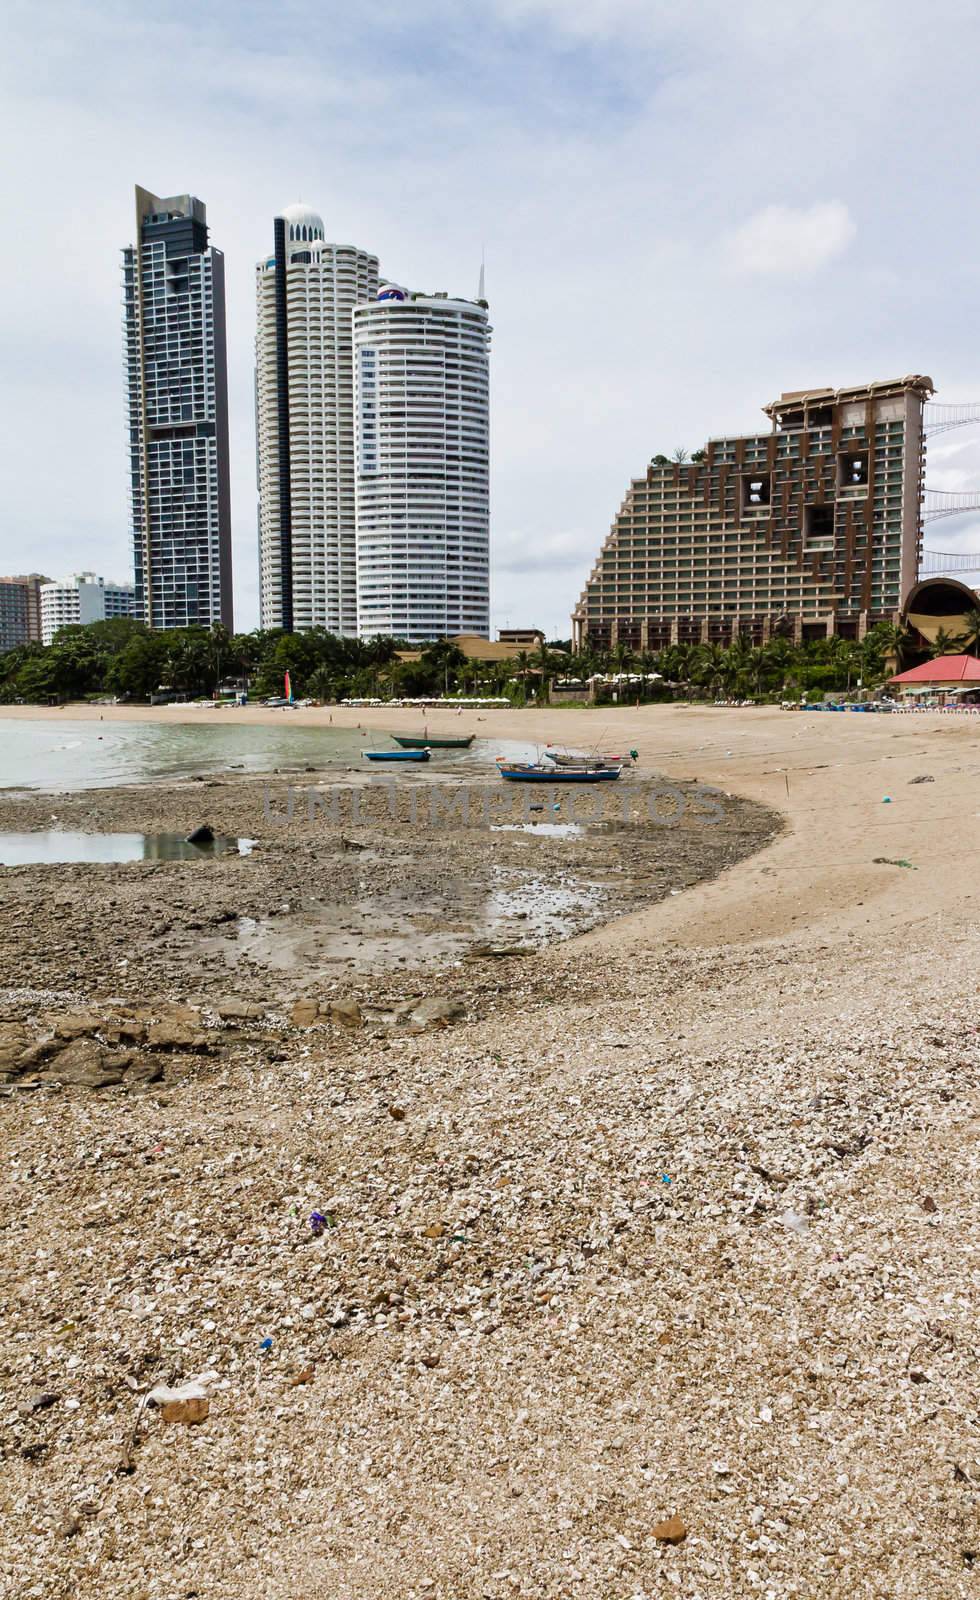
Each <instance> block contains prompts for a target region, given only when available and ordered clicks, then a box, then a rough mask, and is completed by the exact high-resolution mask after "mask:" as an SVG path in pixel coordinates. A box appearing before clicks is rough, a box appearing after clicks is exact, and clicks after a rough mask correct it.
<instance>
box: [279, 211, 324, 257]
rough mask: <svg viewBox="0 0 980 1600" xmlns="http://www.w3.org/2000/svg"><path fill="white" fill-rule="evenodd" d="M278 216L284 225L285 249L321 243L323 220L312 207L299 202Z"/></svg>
mask: <svg viewBox="0 0 980 1600" xmlns="http://www.w3.org/2000/svg"><path fill="white" fill-rule="evenodd" d="M279 215H280V216H281V217H282V219H283V221H284V222H285V224H286V246H287V249H288V248H289V246H290V245H292V246H293V247H296V246H297V245H298V246H300V247H302V246H304V245H310V244H322V243H323V238H324V231H323V218H322V217H321V216H320V214H319V212H317V211H314V210H313V208H312V206H307V205H303V204H302V202H300V203H299V204H298V205H295V206H287V207H286V208H285V210H284V211H280V213H279Z"/></svg>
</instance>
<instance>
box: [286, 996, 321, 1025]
mask: <svg viewBox="0 0 980 1600" xmlns="http://www.w3.org/2000/svg"><path fill="white" fill-rule="evenodd" d="M319 1015H320V1007H319V1005H318V1003H317V1001H316V1000H297V1002H296V1004H295V1005H294V1006H293V1009H292V1011H291V1012H290V1013H289V1020H290V1022H291V1023H292V1025H293V1027H294V1028H311V1027H312V1026H313V1024H314V1022H315V1021H316V1020H317V1017H318V1016H319Z"/></svg>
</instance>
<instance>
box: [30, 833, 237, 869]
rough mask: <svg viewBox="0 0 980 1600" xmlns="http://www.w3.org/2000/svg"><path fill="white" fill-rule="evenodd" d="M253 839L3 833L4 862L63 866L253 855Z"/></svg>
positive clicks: (163, 835) (158, 835)
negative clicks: (209, 840)
mask: <svg viewBox="0 0 980 1600" xmlns="http://www.w3.org/2000/svg"><path fill="white" fill-rule="evenodd" d="M253 843H254V841H253V840H252V839H230V838H221V837H219V838H215V840H214V842H213V843H212V844H190V843H189V842H188V840H187V839H185V838H184V837H183V835H182V834H179V833H77V832H72V831H71V830H67V829H66V830H64V831H62V830H60V829H55V828H52V829H49V830H48V831H47V832H37V833H0V865H2V866H5V867H26V866H34V865H38V864H40V865H47V866H61V865H65V864H66V863H67V862H70V861H87V862H103V861H206V860H207V859H208V858H209V857H211V858H214V857H215V856H224V855H232V854H235V853H237V854H238V855H240V856H247V855H251V852H252V845H253Z"/></svg>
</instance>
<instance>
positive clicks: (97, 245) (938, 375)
mask: <svg viewBox="0 0 980 1600" xmlns="http://www.w3.org/2000/svg"><path fill="white" fill-rule="evenodd" d="M5 9H6V34H5V40H4V45H5V48H4V51H3V61H2V65H0V86H2V90H3V92H2V95H0V132H2V139H3V148H4V149H5V151H6V154H7V159H6V161H5V163H4V168H3V174H2V177H0V183H2V186H3V193H2V202H3V213H4V216H5V220H6V229H5V231H6V248H5V249H4V250H3V252H0V277H2V293H0V359H2V371H3V374H4V383H3V386H2V390H0V404H2V406H3V445H4V448H3V451H2V455H0V461H2V473H3V477H2V483H0V493H2V506H3V512H2V518H0V571H5V572H10V571H22V570H25V569H29V570H42V571H44V572H47V573H49V574H51V575H52V576H62V575H63V574H65V573H67V572H72V571H76V570H80V569H83V568H91V569H94V570H95V571H96V572H100V573H102V574H103V575H104V576H106V577H108V578H124V577H126V576H128V575H130V574H131V567H132V548H131V535H130V529H129V505H128V477H127V474H128V458H127V444H126V434H125V427H124V401H123V365H122V331H121V285H120V265H119V263H120V257H119V251H120V249H121V248H122V246H123V245H125V244H127V243H130V242H132V239H133V228H134V223H133V205H134V202H133V186H134V184H136V183H139V184H141V185H143V187H145V188H148V189H150V190H152V191H154V192H155V193H157V194H160V195H168V194H179V193H184V192H191V193H193V194H196V195H198V196H199V197H200V198H201V199H203V200H204V201H205V203H206V205H207V211H208V223H209V226H210V229H211V240H212V243H213V244H215V245H216V246H217V247H218V248H220V249H221V250H223V251H224V254H225V269H226V281H227V293H228V361H229V402H230V414H231V455H232V522H233V540H234V563H235V573H234V577H235V621H236V626H238V627H251V626H254V625H255V624H256V623H257V620H258V572H257V555H256V548H257V536H256V492H255V439H254V413H253V398H252V395H253V390H252V383H253V339H254V323H255V312H254V269H255V263H256V261H257V260H258V259H259V258H260V257H262V256H264V255H266V254H268V253H269V250H270V247H271V241H272V218H273V216H274V215H275V214H276V212H278V211H281V209H282V208H283V207H284V206H286V205H289V204H291V203H292V202H294V201H296V200H298V199H302V200H303V201H305V202H306V203H308V204H310V205H312V206H313V207H315V209H317V210H318V211H319V212H320V214H321V215H322V216H323V218H324V221H325V225H326V231H327V236H328V238H331V239H333V240H335V241H336V242H341V243H352V244H357V245H360V246H362V247H363V248H365V249H368V250H371V251H373V252H374V253H376V254H377V255H378V256H379V257H380V260H381V267H382V272H383V273H384V274H387V275H390V276H391V277H393V278H396V279H397V280H398V281H400V282H403V283H408V284H410V285H411V286H413V287H416V288H420V289H428V290H438V289H445V290H448V291H449V292H451V293H454V294H462V295H466V296H473V295H475V294H476V291H477V281H478V274H479V266H480V258H481V253H485V257H486V273H487V297H488V299H489V301H490V309H491V321H492V324H493V328H494V333H493V348H492V356H491V372H492V379H491V382H492V391H491V392H492V399H491V434H492V442H491V455H492V482H491V574H492V577H491V582H492V619H493V624H494V626H495V627H503V626H511V627H516V626H538V627H541V628H543V629H544V630H545V631H546V633H547V634H548V636H549V637H554V638H561V637H567V635H568V633H569V631H570V629H569V621H568V619H569V615H570V613H571V611H572V609H573V608H574V606H575V604H576V602H577V600H578V597H579V594H580V593H581V589H582V585H583V583H584V581H585V579H586V577H587V576H588V573H589V570H590V568H591V565H592V562H593V560H594V558H595V556H596V554H597V552H598V549H599V547H600V545H601V542H602V540H603V538H604V537H605V535H606V534H607V532H608V530H609V526H610V523H611V522H612V519H613V517H614V516H615V514H616V512H617V510H618V508H619V506H620V504H621V502H622V500H623V497H624V495H625V493H626V490H627V488H628V486H629V482H630V479H631V478H632V477H635V476H640V475H641V474H642V473H643V471H644V469H645V466H646V463H647V461H648V460H649V458H650V457H651V456H652V455H654V454H656V453H658V452H660V451H664V452H667V453H669V452H670V451H671V450H673V449H674V447H676V446H678V445H683V446H684V447H686V448H687V449H689V450H690V449H693V448H697V447H698V446H699V445H701V444H703V443H704V441H705V439H706V438H708V437H709V436H712V435H717V434H723V433H735V432H740V431H751V430H754V429H756V428H760V429H765V428H766V427H767V426H768V423H767V421H766V419H765V418H764V417H762V415H761V412H760V409H759V408H760V407H761V406H762V405H764V404H765V403H766V402H767V401H770V400H772V399H774V398H775V397H776V396H777V395H778V394H780V393H781V392H782V391H783V390H785V389H800V388H805V387H816V386H823V385H830V386H834V387H839V386H843V385H847V384H854V383H860V382H863V381H865V380H868V379H872V378H890V377H896V376H900V375H902V374H905V373H910V372H920V373H927V374H929V375H931V377H932V378H933V380H934V382H935V384H936V386H937V390H938V395H937V398H938V399H939V400H941V401H947V402H955V401H972V400H978V401H980V351H978V348H977V328H978V326H980V316H978V312H980V266H978V263H980V208H978V207H977V205H976V181H977V180H976V148H977V142H978V140H977V135H978V123H980V117H978V109H977V106H978V97H977V89H976V66H975V64H976V60H977V58H978V53H980V11H978V10H977V8H976V7H975V5H974V3H973V0H934V3H933V4H932V5H931V6H923V5H922V3H921V0H812V3H811V0H784V3H783V4H775V3H773V0H740V3H739V4H738V5H733V4H731V0H685V3H684V4H682V5H681V4H678V3H677V0H670V3H662V0H482V3H481V4H480V5H479V6H476V5H474V4H472V3H471V0H413V3H412V4H411V5H410V6H405V5H395V4H394V3H392V0H372V4H371V5H370V6H358V5H351V4H350V3H349V0H345V3H343V4H341V3H339V0H285V3H280V4H279V5H277V6H271V7H270V6H268V5H265V4H263V5H257V4H254V3H252V0H234V3H232V0H223V3H217V4H212V3H209V0H194V3H191V0H157V3H155V4H154V5H153V6H152V7H151V6H148V5H146V4H144V3H143V0H125V3H120V0H85V3H84V4H77V3H73V0H8V3H7V7H6V8H5ZM927 477H928V482H929V484H930V486H931V487H933V488H948V489H966V488H970V487H971V486H972V485H974V484H976V485H977V486H978V488H980V427H977V428H971V429H963V430H959V431H957V432H954V433H949V434H946V435H943V436H941V437H940V438H939V439H937V441H936V442H935V445H934V447H933V448H932V449H931V450H930V453H929V467H928V473H927ZM926 544H927V546H932V547H935V548H938V549H942V550H949V551H954V550H959V549H973V548H976V549H980V518H976V519H973V518H971V517H969V516H964V517H960V518H953V519H949V520H944V521H941V522H939V523H937V524H936V525H935V527H934V528H932V529H928V528H927V530H926Z"/></svg>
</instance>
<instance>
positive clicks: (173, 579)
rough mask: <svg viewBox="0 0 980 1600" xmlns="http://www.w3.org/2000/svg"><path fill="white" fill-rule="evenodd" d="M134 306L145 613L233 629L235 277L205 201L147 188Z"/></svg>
mask: <svg viewBox="0 0 980 1600" xmlns="http://www.w3.org/2000/svg"><path fill="white" fill-rule="evenodd" d="M123 303H124V336H125V354H126V379H127V401H128V417H127V420H128V423H129V457H130V481H131V492H132V513H133V552H134V565H135V569H136V593H135V604H134V615H135V616H138V617H141V618H142V619H143V620H144V621H145V622H147V623H148V624H149V625H150V627H153V628H183V627H187V626H188V624H190V623H201V624H203V625H204V626H205V627H210V625H211V624H212V623H214V622H223V623H224V624H225V626H226V627H228V628H229V629H230V628H231V626H232V586H231V496H230V489H229V482H230V480H229V466H228V380H227V371H226V360H225V271H224V256H223V255H222V253H221V251H220V250H215V249H214V248H213V247H211V246H209V244H208V228H207V213H206V210H205V207H204V204H203V203H202V201H200V200H196V199H195V198H194V197H193V196H192V195H187V194H184V195H172V196H170V198H168V199H160V197H159V196H157V195H155V194H150V193H149V191H148V190H146V189H140V188H137V190H136V243H135V245H130V246H128V247H127V248H126V249H125V250H124V251H123Z"/></svg>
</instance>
